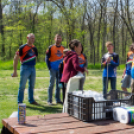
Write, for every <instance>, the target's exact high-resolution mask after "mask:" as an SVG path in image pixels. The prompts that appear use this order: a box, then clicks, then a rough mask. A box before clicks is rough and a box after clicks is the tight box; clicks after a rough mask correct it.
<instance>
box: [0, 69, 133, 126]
mask: <svg viewBox="0 0 134 134" xmlns="http://www.w3.org/2000/svg"><path fill="white" fill-rule="evenodd" d="M12 72H13V70H0V74H1V75H0V81H1V82H0V111H1V114H0V120H2V119H4V118H8V117H9V116H10V115H11V114H12V112H14V111H17V110H18V107H17V94H18V88H19V80H20V77H19V73H20V71H19V70H18V71H17V72H18V77H16V78H12V77H11V74H12ZM122 73H123V70H118V71H117V75H118V77H117V89H118V90H121V83H120V81H121V79H122V78H121V76H122ZM36 76H37V77H36V84H35V90H34V97H35V100H36V101H37V102H39V103H40V104H41V105H40V106H33V105H31V104H29V102H28V93H27V87H28V84H26V89H25V96H24V103H26V107H27V108H26V115H27V116H32V115H44V114H52V113H61V112H62V106H61V105H56V104H55V105H54V106H48V105H47V89H48V86H49V71H48V70H38V69H37V71H36ZM110 89H111V88H110V84H109V89H108V90H110ZM84 90H93V91H97V92H100V93H102V70H89V74H88V76H86V81H85V84H84ZM129 91H131V90H130V89H129ZM54 93H55V88H54V90H53V102H54V103H55V95H54ZM61 98H62V92H61ZM1 127H2V123H1V122H0V128H1Z"/></svg>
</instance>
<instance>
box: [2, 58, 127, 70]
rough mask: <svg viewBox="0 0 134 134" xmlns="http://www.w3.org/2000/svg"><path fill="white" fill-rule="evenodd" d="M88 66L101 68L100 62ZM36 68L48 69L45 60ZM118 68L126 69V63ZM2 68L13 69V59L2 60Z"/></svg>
mask: <svg viewBox="0 0 134 134" xmlns="http://www.w3.org/2000/svg"><path fill="white" fill-rule="evenodd" d="M87 68H88V69H90V70H101V64H100V63H95V65H94V64H91V63H89V64H88V67H87ZM17 69H18V70H19V69H20V62H18V66H17ZM36 69H37V70H47V65H46V63H45V61H44V62H38V61H37V63H36ZM117 69H118V70H124V69H125V64H122V65H120V66H119V67H118V68H117ZM0 70H13V60H10V61H0Z"/></svg>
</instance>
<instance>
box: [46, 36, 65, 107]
mask: <svg viewBox="0 0 134 134" xmlns="http://www.w3.org/2000/svg"><path fill="white" fill-rule="evenodd" d="M61 42H62V37H61V36H60V35H59V34H56V35H55V44H54V45H51V46H49V49H48V50H47V51H46V57H45V61H46V64H47V67H48V69H49V73H50V84H49V87H48V104H49V105H52V93H53V87H54V83H55V79H56V90H55V99H56V103H59V104H62V102H61V100H60V89H59V87H58V67H59V64H60V63H61V62H62V61H63V50H64V47H63V46H62V45H61Z"/></svg>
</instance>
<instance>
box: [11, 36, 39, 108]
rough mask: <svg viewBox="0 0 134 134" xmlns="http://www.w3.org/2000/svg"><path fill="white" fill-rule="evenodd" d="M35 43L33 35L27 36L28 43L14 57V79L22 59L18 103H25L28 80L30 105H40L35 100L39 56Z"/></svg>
mask: <svg viewBox="0 0 134 134" xmlns="http://www.w3.org/2000/svg"><path fill="white" fill-rule="evenodd" d="M34 41H35V36H34V34H33V33H30V34H28V35H27V43H26V44H24V45H21V46H20V47H19V49H18V51H17V52H16V54H15V56H14V63H13V68H14V72H13V74H12V77H17V65H18V60H19V58H20V62H21V67H20V84H19V91H18V103H23V99H24V90H25V85H26V82H27V79H28V80H29V83H28V100H29V102H30V104H34V105H38V103H37V102H36V101H35V100H34V85H35V78H36V70H35V64H36V57H37V56H38V51H37V48H36V47H35V46H34V45H33V43H34Z"/></svg>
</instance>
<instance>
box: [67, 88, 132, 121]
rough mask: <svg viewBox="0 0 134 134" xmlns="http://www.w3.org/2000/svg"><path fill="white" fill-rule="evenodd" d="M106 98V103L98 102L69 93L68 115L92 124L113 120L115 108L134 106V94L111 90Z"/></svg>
mask: <svg viewBox="0 0 134 134" xmlns="http://www.w3.org/2000/svg"><path fill="white" fill-rule="evenodd" d="M125 95H128V96H127V97H125ZM106 98H107V100H106V101H97V102H96V101H95V100H94V98H92V97H80V96H77V95H73V94H72V93H68V113H69V115H71V116H74V117H75V118H77V119H79V120H82V121H86V122H90V121H94V120H105V119H112V118H113V113H112V109H113V108H114V107H119V106H132V105H134V94H131V93H128V92H124V91H119V90H115V91H113V90H111V91H110V92H109V93H108V94H107V95H106Z"/></svg>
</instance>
